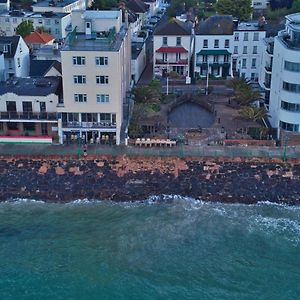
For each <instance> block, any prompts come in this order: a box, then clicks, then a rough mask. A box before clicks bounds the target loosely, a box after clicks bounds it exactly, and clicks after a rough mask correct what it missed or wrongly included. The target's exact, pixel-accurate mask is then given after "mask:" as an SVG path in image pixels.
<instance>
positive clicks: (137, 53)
mask: <svg viewBox="0 0 300 300" xmlns="http://www.w3.org/2000/svg"><path fill="white" fill-rule="evenodd" d="M132 48H134V49H133V50H132V51H133V53H132V57H131V78H132V80H133V81H134V83H137V82H138V80H139V79H140V77H141V75H142V73H143V71H144V69H145V67H146V43H144V42H142V43H137V44H132ZM133 54H134V55H133Z"/></svg>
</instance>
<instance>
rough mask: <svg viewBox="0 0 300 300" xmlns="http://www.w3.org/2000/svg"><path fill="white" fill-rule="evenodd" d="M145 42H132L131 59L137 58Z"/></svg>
mask: <svg viewBox="0 0 300 300" xmlns="http://www.w3.org/2000/svg"><path fill="white" fill-rule="evenodd" d="M143 46H144V43H142V42H140V43H139V42H137V43H132V44H131V59H137V57H138V56H139V55H140V53H141V51H142V50H143Z"/></svg>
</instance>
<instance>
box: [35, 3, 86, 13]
mask: <svg viewBox="0 0 300 300" xmlns="http://www.w3.org/2000/svg"><path fill="white" fill-rule="evenodd" d="M76 9H79V10H81V9H86V0H50V1H48V0H44V1H39V2H37V3H36V4H33V5H32V10H33V11H34V12H54V13H70V12H71V11H73V10H76Z"/></svg>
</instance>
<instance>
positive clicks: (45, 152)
mask: <svg viewBox="0 0 300 300" xmlns="http://www.w3.org/2000/svg"><path fill="white" fill-rule="evenodd" d="M83 150H84V149H83V146H82V145H67V146H66V145H34V146H33V145H22V146H20V145H13V144H10V145H0V155H5V156H42V157H45V158H46V157H47V156H48V157H51V156H55V157H57V156H62V157H64V156H73V157H83ZM87 154H88V155H92V156H102V155H110V156H119V155H128V156H160V157H168V156H175V157H215V158H219V157H227V158H236V157H245V158H251V157H259V158H282V159H283V160H285V159H288V158H300V147H286V148H285V147H258V146H255V147H254V146H248V147H241V146H195V147H192V146H185V145H184V144H178V145H177V146H176V147H172V148H165V147H164V148H156V147H151V148H144V147H135V146H128V147H126V146H106V145H105V146H104V145H91V146H90V145H89V146H88V148H87Z"/></svg>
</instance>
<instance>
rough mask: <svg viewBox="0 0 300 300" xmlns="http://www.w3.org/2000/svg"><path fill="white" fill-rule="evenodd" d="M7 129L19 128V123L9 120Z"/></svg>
mask: <svg viewBox="0 0 300 300" xmlns="http://www.w3.org/2000/svg"><path fill="white" fill-rule="evenodd" d="M6 126H7V130H19V124H18V123H16V122H7V123H6Z"/></svg>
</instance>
